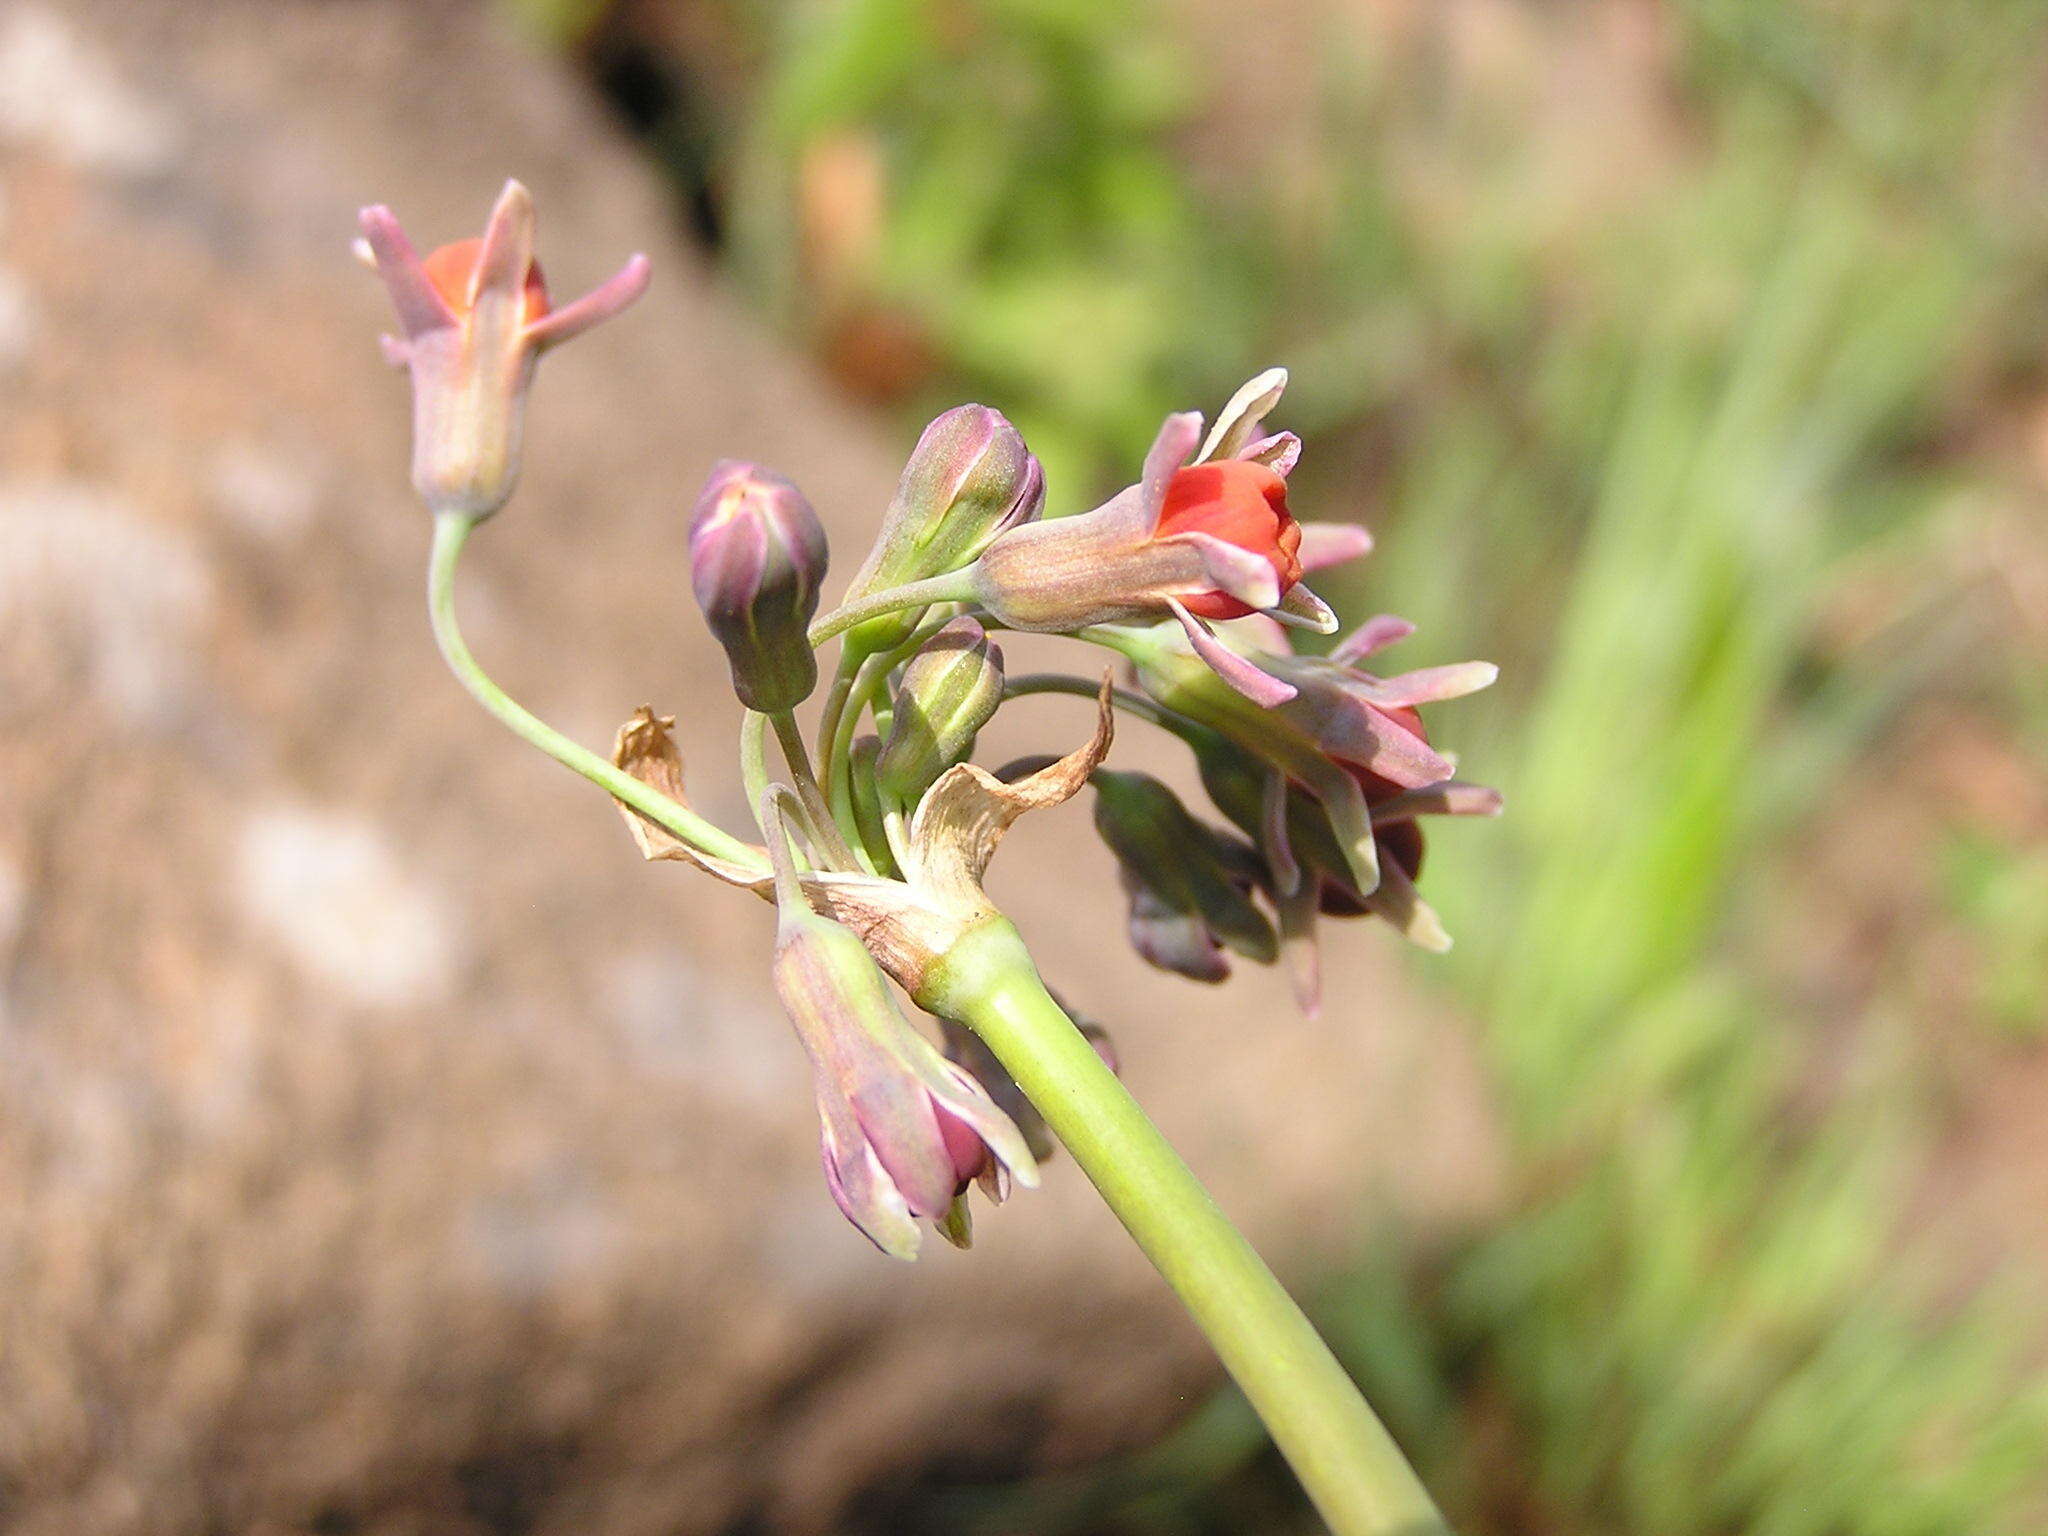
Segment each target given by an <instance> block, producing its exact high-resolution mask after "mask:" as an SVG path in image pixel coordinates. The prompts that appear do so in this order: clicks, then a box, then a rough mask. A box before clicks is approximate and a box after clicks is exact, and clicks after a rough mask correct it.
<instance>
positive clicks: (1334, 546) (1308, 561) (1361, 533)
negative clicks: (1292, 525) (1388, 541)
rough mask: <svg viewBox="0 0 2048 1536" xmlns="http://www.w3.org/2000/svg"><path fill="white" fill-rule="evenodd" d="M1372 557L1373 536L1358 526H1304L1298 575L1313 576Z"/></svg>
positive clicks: (1317, 524) (1342, 524)
mask: <svg viewBox="0 0 2048 1536" xmlns="http://www.w3.org/2000/svg"><path fill="white" fill-rule="evenodd" d="M1371 553H1372V534H1371V533H1370V532H1368V531H1367V530H1366V529H1365V527H1364V526H1363V525H1361V524H1359V523H1303V524H1302V525H1301V571H1302V574H1303V575H1304V576H1313V575H1314V574H1315V573H1316V572H1317V571H1327V570H1328V569H1329V568H1330V567H1331V566H1333V565H1342V564H1343V563H1344V562H1345V561H1347V560H1356V559H1358V558H1359V557H1360V556H1361V555H1368V554H1371Z"/></svg>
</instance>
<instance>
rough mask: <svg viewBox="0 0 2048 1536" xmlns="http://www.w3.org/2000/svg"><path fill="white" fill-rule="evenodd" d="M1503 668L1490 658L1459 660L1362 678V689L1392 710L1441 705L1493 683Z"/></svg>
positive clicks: (1368, 695)
mask: <svg viewBox="0 0 2048 1536" xmlns="http://www.w3.org/2000/svg"><path fill="white" fill-rule="evenodd" d="M1499 676H1500V668H1499V667H1497V666H1495V665H1494V664H1493V663H1492V662H1490V661H1459V662H1453V663H1452V664H1451V665H1449V666H1447V667H1424V668H1422V669H1421V670H1420V671H1418V672H1403V673H1402V674H1400V676H1398V677H1388V678H1361V679H1360V691H1361V692H1362V693H1363V694H1364V695H1365V696H1366V697H1367V698H1369V699H1371V700H1372V701H1373V703H1375V704H1379V705H1383V706H1385V707H1386V708H1388V709H1412V708H1414V707H1415V706H1416V705H1417V704H1440V703H1442V702H1443V701H1444V700H1445V699H1462V698H1464V697H1465V696H1466V695H1467V694H1471V693H1477V692H1479V690H1480V689H1482V688H1490V687H1492V686H1493V683H1494V680H1495V679H1496V678H1498V677H1499Z"/></svg>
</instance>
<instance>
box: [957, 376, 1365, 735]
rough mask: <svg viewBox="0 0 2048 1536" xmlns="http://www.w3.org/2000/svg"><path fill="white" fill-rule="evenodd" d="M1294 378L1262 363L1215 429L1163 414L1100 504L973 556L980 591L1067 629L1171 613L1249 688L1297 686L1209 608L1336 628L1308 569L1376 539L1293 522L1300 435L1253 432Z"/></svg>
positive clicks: (1195, 418)
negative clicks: (1224, 632) (1140, 460)
mask: <svg viewBox="0 0 2048 1536" xmlns="http://www.w3.org/2000/svg"><path fill="white" fill-rule="evenodd" d="M1286 383H1287V375H1286V372H1285V371H1284V370H1282V369H1278V368H1273V369H1269V370H1267V371H1266V372H1265V373H1262V374H1260V375H1259V376H1258V377H1257V378H1255V379H1253V380H1252V381H1251V382H1250V383H1248V384H1246V385H1245V386H1244V388H1242V389H1240V390H1239V391H1238V392H1237V394H1236V395H1235V396H1233V397H1232V399H1231V401H1230V404H1229V405H1228V406H1226V407H1225V408H1224V411H1223V414H1222V416H1221V417H1219V418H1218V420H1217V422H1216V425H1215V426H1214V427H1213V428H1212V429H1211V430H1210V432H1209V435H1208V437H1207V438H1206V439H1205V438H1203V436H1202V418H1201V416H1200V415H1199V414H1197V413H1195V412H1183V413H1181V414H1178V415H1173V416H1169V417H1167V418H1166V422H1165V424H1164V425H1163V426H1162V427H1161V428H1160V429H1159V435H1158V437H1157V438H1156V439H1155V440H1154V442H1153V444H1152V449H1151V452H1150V453H1148V454H1147V455H1146V458H1145V469H1144V474H1143V476H1142V477H1141V478H1140V479H1139V481H1138V483H1137V484H1136V485H1133V486H1129V487H1127V488H1126V489H1124V490H1123V491H1121V492H1119V493H1118V494H1117V495H1116V496H1114V497H1112V498H1111V499H1110V500H1109V501H1108V502H1107V503H1105V504H1104V505H1102V506H1100V507H1098V508H1096V509H1095V510H1094V511H1093V512H1084V513H1081V514H1079V515H1078V516H1075V517H1064V518H1055V519H1052V520H1051V521H1040V522H1035V523H1030V524H1026V525H1023V526H1021V527H1016V528H1012V529H1010V530H1009V531H1007V532H1006V533H1004V534H1002V535H1001V536H1000V537H999V538H997V539H996V540H995V541H994V542H993V543H992V544H990V545H989V546H988V548H987V549H986V550H984V551H983V552H982V555H981V558H980V559H979V560H978V561H977V562H975V565H974V577H975V580H974V590H975V595H976V598H977V600H978V601H979V602H980V603H981V604H982V606H983V607H985V608H986V609H987V610H988V611H989V613H990V614H992V615H993V616H994V617H995V618H997V619H998V620H1000V621H1001V622H1003V623H1005V624H1007V625H1009V626H1010V627H1011V628H1013V629H1025V630H1039V631H1053V632H1071V631H1073V630H1077V629H1083V628H1086V627H1087V626H1089V625H1093V624H1128V623H1145V622H1151V621H1155V620H1160V619H1165V618H1168V617H1171V618H1173V619H1176V620H1178V621H1179V623H1180V625H1181V627H1182V628H1183V630H1184V631H1185V632H1186V634H1187V637H1188V640H1189V643H1190V644H1191V645H1192V646H1193V648H1194V650H1195V652H1196V654H1197V655H1199V656H1201V657H1202V659H1203V660H1204V661H1205V662H1206V663H1207V664H1208V665H1210V666H1211V667H1213V668H1215V670H1216V671H1217V672H1218V674H1219V675H1221V676H1222V677H1223V678H1224V679H1225V680H1226V681H1228V682H1229V683H1230V685H1231V686H1232V687H1234V688H1236V689H1238V690H1239V691H1240V692H1242V693H1244V694H1245V695H1246V696H1247V697H1248V698H1251V699H1252V700H1254V701H1255V702H1258V703H1261V704H1268V705H1270V704H1275V703H1279V702H1281V701H1283V700H1285V699H1287V698H1291V697H1292V696H1293V690H1292V688H1291V686H1290V685H1289V684H1287V683H1285V682H1283V681H1281V680H1279V679H1277V678H1274V677H1272V676H1271V675H1269V674H1267V673H1264V672H1261V671H1259V669H1258V668H1257V667H1256V666H1254V665H1253V664H1251V663H1250V662H1248V661H1246V660H1245V658H1243V657H1242V656H1240V655H1239V654H1238V653H1237V652H1235V651H1234V650H1232V649H1231V648H1230V647H1229V646H1227V645H1225V644H1224V643H1223V642H1222V641H1220V640H1219V639H1218V638H1217V637H1216V636H1215V634H1214V633H1213V632H1212V631H1211V630H1210V628H1209V621H1210V620H1217V619H1231V618H1238V617H1241V616H1244V615H1247V614H1251V613H1264V614H1268V615H1270V616H1271V617H1273V618H1275V619H1278V620H1279V621H1280V622H1282V623H1285V624H1294V625H1299V626H1302V627H1306V628H1310V629H1315V630H1319V631H1321V632H1324V633H1328V632H1329V631H1330V630H1332V629H1334V628H1335V627H1336V619H1335V618H1334V616H1332V614H1331V613H1330V610H1329V609H1328V607H1326V606H1325V605H1324V604H1323V602H1322V600H1321V599H1319V598H1318V597H1316V595H1315V594H1314V593H1313V592H1311V591H1309V589H1308V588H1307V587H1306V586H1305V585H1303V584H1302V577H1303V576H1304V575H1305V574H1306V573H1307V572H1308V571H1309V570H1310V569H1311V568H1313V566H1315V565H1318V564H1331V563H1334V561H1336V560H1338V559H1344V558H1348V557H1349V556H1351V555H1353V554H1359V553H1363V551H1364V549H1365V548H1366V547H1367V546H1368V544H1369V540H1367V539H1366V538H1365V536H1364V533H1363V530H1355V529H1341V528H1336V527H1330V528H1324V529H1312V527H1311V526H1305V525H1303V524H1301V523H1299V522H1297V521H1296V520H1295V517H1294V514H1293V513H1292V512H1291V511H1290V510H1289V508H1288V505H1287V482H1286V473H1287V471H1288V470H1289V469H1291V468H1292V467H1293V465H1294V461H1295V459H1296V457H1297V456H1298V454H1299V452H1300V444H1299V443H1298V442H1297V441H1296V439H1295V438H1294V437H1293V435H1292V434H1291V433H1281V434H1278V435H1275V436H1270V437H1263V438H1259V439H1257V440H1255V441H1254V440H1252V433H1253V432H1255V431H1256V430H1257V428H1258V426H1259V424H1260V422H1261V421H1262V420H1263V419H1264V417H1265V415H1266V413H1267V412H1268V411H1270V410H1271V409H1272V408H1273V406H1274V404H1275V403H1276V402H1277V401H1278V400H1279V398H1280V392H1281V390H1282V389H1284V388H1285V387H1286ZM1198 442H1199V443H1200V444H1201V447H1200V451H1199V452H1196V451H1195V449H1196V444H1197V443H1198ZM1190 453H1193V454H1194V458H1193V460H1192V462H1190V461H1189V455H1190ZM1312 533H1313V537H1311V535H1312Z"/></svg>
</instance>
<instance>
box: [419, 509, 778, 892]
mask: <svg viewBox="0 0 2048 1536" xmlns="http://www.w3.org/2000/svg"><path fill="white" fill-rule="evenodd" d="M475 526H476V522H475V520H474V519H472V518H469V517H465V516H462V515H461V514H459V513H454V512H442V513H438V514H436V516H435V518H434V550H433V555H432V557H431V559H430V560H429V562H428V566H427V611H428V614H429V615H430V617H431V618H432V619H433V624H434V642H435V644H437V645H439V646H440V648H441V656H442V658H443V659H444V660H445V661H446V662H447V663H448V669H449V670H450V671H451V672H453V673H454V674H455V676H456V678H457V679H458V680H459V681H460V682H461V684H462V686H463V687H465V688H467V689H468V690H469V691H470V693H471V695H472V696H473V697H474V698H475V699H476V701H477V702H478V703H479V704H481V705H483V707H484V708H485V709H487V710H488V711H490V713H491V714H493V715H495V716H496V717H497V718H498V719H499V721H501V722H502V723H503V724H504V725H505V726H506V727H507V728H508V729H510V730H511V731H512V733H513V734H514V735H515V736H518V737H519V738H520V739H521V740H523V741H527V742H530V743H532V744H533V745H534V746H536V747H539V748H540V749H541V751H543V752H545V753H547V755H548V756H549V757H552V758H553V759H554V760H555V761H556V762H558V763H560V764H562V765H563V766H564V767H565V768H573V769H574V770H575V771H576V772H578V773H580V774H582V775H583V777H585V778H586V779H589V780H590V781H591V782H592V783H593V784H597V785H599V786H601V787H602V788H604V789H606V790H609V791H610V792H611V793H612V794H613V795H614V796H615V797H617V798H618V799H620V800H623V801H624V802H625V803H626V804H627V805H629V806H631V807H632V808H633V809H634V810H636V811H638V812H639V813H640V814H641V815H643V816H645V817H646V818H647V819H648V820H650V821H653V822H656V823H658V824H659V825H661V826H663V827H666V828H667V829H668V830H669V831H671V832H673V833H674V834H675V835H676V836H677V837H680V838H681V839H682V840H683V841H684V842H686V843H689V844H690V845H691V846H693V847H695V848H697V849H698V850H699V851H701V852H704V853H708V854H711V855H712V856H713V857H715V858H721V859H729V860H731V861H732V862H733V863H735V864H743V865H745V866H747V867H748V868H749V869H761V870H766V869H767V867H768V866H767V861H766V860H765V859H763V858H762V856H761V850H760V849H758V848H751V847H749V846H748V845H747V844H745V843H743V842H741V841H739V840H738V839H737V838H734V837H731V836H728V835H727V834H726V833H724V832H722V831H720V830H719V829H718V828H717V827H715V826H713V825H712V824H711V823H710V822H708V821H706V820H705V819H704V818H703V817H701V816H699V815H698V814H697V813H696V812H695V811H693V810H691V809H690V808H689V807H688V806H685V805H680V804H678V803H677V802H675V801H674V800H671V799H669V797H668V796H667V795H664V794H662V793H661V792H660V791H659V790H657V789H655V788H653V787H652V786H651V785H647V784H643V783H641V782H640V781H639V780H638V779H636V778H634V777H633V776H632V775H631V774H630V773H627V772H625V771H624V770H623V769H620V768H615V767H613V766H612V765H611V764H610V763H608V762H606V761H605V760H604V759H603V758H601V757H599V756H598V755H597V754H596V753H595V752H592V751H590V750H589V749H588V748H585V747H582V746H579V745H577V743H575V742H573V741H571V740H570V739H569V738H568V737H566V736H564V735H563V734H562V733H561V732H560V731H558V730H556V729H555V728H554V727H553V726H551V725H549V724H547V723H546V722H545V721H543V720H542V719H540V718H539V716H537V715H535V714H533V713H532V712H531V711H530V710H528V709H527V708H526V707H525V706H524V705H522V704H520V703H518V702H517V701H516V700H514V699H513V698H512V697H511V696H510V695H508V694H507V693H506V692H505V690H504V689H502V688H500V687H499V686H498V685H497V684H496V683H494V682H492V681H491V678H490V676H489V674H487V673H486V672H485V671H484V669H483V668H482V667H481V666H479V665H478V664H477V659H476V657H474V656H472V655H471V654H470V650H469V646H468V645H467V644H466V643H465V642H464V640H463V638H462V631H461V630H460V629H459V628H458V627H457V626H456V623H455V566H456V562H457V561H458V560H459V559H460V558H461V556H462V547H463V545H464V544H466V543H467V542H468V541H469V533H470V530H471V529H472V528H474V527H475Z"/></svg>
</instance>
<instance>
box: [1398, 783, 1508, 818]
mask: <svg viewBox="0 0 2048 1536" xmlns="http://www.w3.org/2000/svg"><path fill="white" fill-rule="evenodd" d="M1500 810H1501V795H1500V791H1499V790H1497V789H1492V788H1489V787H1488V786H1487V785H1484V784H1467V783H1465V782H1464V781H1462V780H1459V779H1446V780H1444V781H1443V782H1442V783H1441V784H1425V785H1423V786H1422V787H1421V788H1419V789H1404V790H1402V791H1401V793H1400V794H1398V795H1396V796H1394V797H1393V799H1391V800H1382V801H1381V802H1380V803H1379V804H1378V805H1376V806H1374V807H1373V808H1372V824H1373V825H1374V826H1376V827H1384V826H1390V825H1392V824H1393V823H1394V822H1397V821H1409V820H1412V819H1413V818H1415V817H1417V816H1498V815H1499V814H1500Z"/></svg>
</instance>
